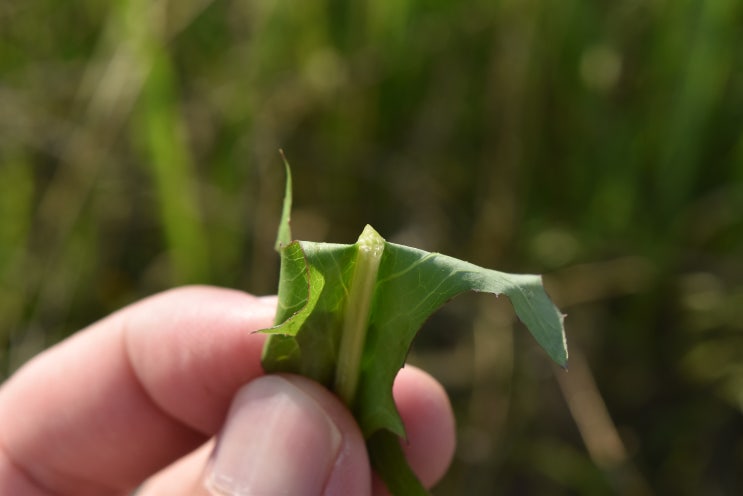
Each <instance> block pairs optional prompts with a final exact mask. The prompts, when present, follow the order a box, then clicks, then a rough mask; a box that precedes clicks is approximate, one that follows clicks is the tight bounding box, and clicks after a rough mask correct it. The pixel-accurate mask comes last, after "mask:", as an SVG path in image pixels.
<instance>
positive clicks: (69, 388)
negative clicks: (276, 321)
mask: <svg viewBox="0 0 743 496" xmlns="http://www.w3.org/2000/svg"><path fill="white" fill-rule="evenodd" d="M274 310H275V303H273V302H272V301H266V300H263V299H260V298H256V297H254V296H251V295H248V294H246V293H242V292H239V291H234V290H227V289H219V288H211V287H187V288H180V289H176V290H172V291H168V292H165V293H162V294H160V295H157V296H154V297H151V298H149V299H146V300H143V301H142V302H140V303H137V304H134V305H132V306H130V307H127V308H125V309H124V310H122V311H119V312H117V313H115V314H113V315H112V316H110V317H108V318H106V319H104V320H101V321H99V322H97V323H96V324H93V325H92V326H91V327H89V328H88V329H86V330H84V331H82V332H80V333H78V334H77V335H75V336H73V337H72V338H70V339H68V340H66V341H64V342H62V343H60V344H59V345H57V346H55V347H53V348H51V349H49V350H48V351H46V352H44V353H42V354H41V355H39V356H38V357H36V358H35V359H34V360H32V361H31V362H29V363H28V364H27V365H26V366H25V367H23V368H22V369H21V370H20V371H19V372H18V373H17V374H16V375H14V376H13V377H12V378H11V379H9V380H8V381H7V382H6V383H5V384H4V385H3V387H2V388H1V389H0V474H2V473H3V472H6V473H7V471H8V470H10V471H11V472H13V473H15V474H22V475H17V477H21V476H22V477H24V478H25V479H26V481H25V482H24V481H20V482H18V481H16V482H18V483H19V484H20V483H25V484H31V483H33V484H35V485H36V486H40V488H41V489H44V488H46V489H51V488H53V489H54V493H55V494H76V495H84V494H107V493H118V492H122V491H126V490H129V489H131V488H132V487H134V486H136V484H137V483H138V482H139V481H141V480H143V479H144V478H146V477H147V476H148V475H149V474H151V473H153V472H155V471H156V470H158V469H159V468H161V467H163V466H165V465H166V464H167V463H169V462H170V461H172V460H173V459H176V458H178V457H179V456H181V455H183V454H185V453H187V452H189V451H191V450H192V449H194V448H196V447H197V446H198V445H200V444H201V443H203V442H204V441H205V440H206V439H207V438H209V437H210V436H212V435H214V434H215V433H216V432H217V430H218V429H219V427H220V425H221V423H222V421H223V419H224V417H225V415H226V412H227V410H228V408H229V404H230V401H231V398H232V396H233V394H234V393H235V391H236V390H237V389H238V388H239V387H240V386H241V385H242V384H244V383H246V382H248V381H249V380H251V379H253V378H255V377H257V376H258V375H260V374H262V369H261V366H260V353H261V348H262V344H263V341H264V339H265V338H264V336H263V335H260V334H254V333H252V331H255V330H257V329H261V328H264V327H268V326H270V325H271V323H272V319H273V315H274ZM3 465H5V467H3ZM8 467H10V469H8ZM3 484H11V485H12V484H13V483H12V482H8V480H7V479H6V480H4V481H2V480H0V493H2V494H9V493H7V492H6V491H4V490H3V489H5V488H6V487H8V486H3ZM39 493H40V494H43V491H40V492H39Z"/></svg>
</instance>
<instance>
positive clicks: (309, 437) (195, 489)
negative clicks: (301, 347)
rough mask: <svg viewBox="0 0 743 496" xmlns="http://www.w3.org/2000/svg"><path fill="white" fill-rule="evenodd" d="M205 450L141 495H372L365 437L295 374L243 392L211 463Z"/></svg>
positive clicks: (325, 394) (321, 391)
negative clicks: (207, 490) (206, 489)
mask: <svg viewBox="0 0 743 496" xmlns="http://www.w3.org/2000/svg"><path fill="white" fill-rule="evenodd" d="M206 449H208V446H207V447H206V448H203V447H202V448H201V449H199V450H198V451H197V452H196V453H195V454H193V455H191V456H188V457H186V458H185V459H183V460H181V461H179V462H178V463H176V464H174V465H173V466H171V467H169V468H168V469H166V470H164V471H162V472H161V473H159V474H157V475H156V476H155V477H153V478H152V479H151V480H150V481H148V483H147V484H145V486H144V487H143V488H142V489H141V492H140V493H139V494H140V496H157V495H169V494H183V495H191V496H196V495H198V496H202V495H203V494H205V492H204V489H203V486H202V485H201V481H202V477H203V474H204V467H205V466H208V469H207V471H206V476H205V483H206V486H207V487H209V488H210V489H211V490H212V491H213V492H212V493H211V494H214V495H239V494H302V495H308V496H310V495H320V494H322V495H325V496H345V495H348V494H353V495H357V496H364V495H369V494H370V491H371V482H370V481H371V472H370V468H369V460H368V458H367V454H366V447H365V445H364V439H363V436H362V434H361V430H360V429H359V427H358V425H357V424H356V422H355V420H354V418H353V416H352V415H351V413H350V412H349V411H348V410H347V409H346V408H345V406H343V404H342V403H341V402H340V400H339V399H338V398H337V397H336V396H335V395H333V394H332V393H330V392H329V391H328V390H327V389H325V388H324V387H322V386H320V385H319V384H317V383H315V382H313V381H310V380H309V379H307V378H304V377H300V376H292V375H272V376H264V377H261V378H259V379H256V380H254V381H252V382H251V383H249V384H247V385H245V386H244V387H242V388H241V389H240V391H239V392H238V393H237V395H236V397H235V401H234V402H233V404H232V407H231V409H230V413H229V415H228V418H227V421H226V424H225V427H224V429H223V431H222V432H221V434H220V435H219V438H218V441H217V447H216V449H215V451H214V454H213V456H212V460H211V462H210V463H208V464H207V457H208V454H207V452H206Z"/></svg>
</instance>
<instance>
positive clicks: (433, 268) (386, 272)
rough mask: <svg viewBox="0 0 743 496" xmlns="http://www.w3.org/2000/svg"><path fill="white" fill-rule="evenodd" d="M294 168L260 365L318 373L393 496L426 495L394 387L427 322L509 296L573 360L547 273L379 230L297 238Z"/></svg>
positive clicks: (554, 351)
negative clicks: (489, 263) (472, 295)
mask: <svg viewBox="0 0 743 496" xmlns="http://www.w3.org/2000/svg"><path fill="white" fill-rule="evenodd" d="M290 209H291V178H290V176H289V167H288V164H287V189H286V197H285V199H284V212H283V214H282V218H281V219H282V220H281V225H280V228H279V235H278V237H277V243H276V246H277V249H278V250H279V252H280V254H281V274H280V280H279V306H278V311H277V314H276V321H275V323H276V325H275V326H274V327H272V328H270V329H266V330H265V331H263V332H266V333H268V334H270V337H269V339H268V340H267V342H266V345H265V348H264V352H263V358H262V363H263V367H264V369H265V370H266V371H267V372H292V373H297V374H302V375H305V376H307V377H310V378H312V379H314V380H316V381H318V382H320V383H322V384H324V385H325V386H326V387H328V388H329V389H331V390H333V391H335V392H336V393H338V394H339V396H340V397H341V398H342V399H343V400H344V401H345V402H346V403H347V404H348V406H349V408H350V409H351V410H352V412H353V413H354V416H355V417H356V420H357V421H358V423H359V425H360V427H361V429H362V431H363V433H364V436H365V437H366V439H367V447H368V449H369V452H370V459H371V460H372V463H373V465H374V467H375V469H376V470H377V472H378V473H379V474H380V476H381V477H382V479H383V480H384V481H385V483H386V484H387V486H388V488H389V489H390V492H392V493H393V494H400V495H409V494H426V492H425V490H424V489H423V487H422V486H421V484H420V482H418V480H417V479H416V478H415V475H414V474H413V472H412V471H411V470H410V469H409V467H407V464H406V461H405V458H404V456H403V455H402V450H401V449H400V447H399V440H398V438H404V437H405V429H404V426H403V424H402V420H401V419H400V415H399V414H398V412H397V409H396V407H395V403H394V400H393V398H392V383H393V381H394V379H395V376H396V375H397V372H398V371H399V370H400V368H401V367H402V366H403V364H404V362H405V357H406V356H407V354H408V351H409V349H410V345H411V344H412V342H413V338H414V337H415V335H416V333H417V332H418V330H419V329H420V328H421V326H422V325H423V323H424V322H425V321H426V319H428V317H429V316H430V315H431V314H432V313H433V312H435V311H436V310H438V308H439V307H441V305H443V304H444V303H446V302H447V301H449V300H450V299H452V298H453V297H455V296H457V295H458V294H461V293H463V292H465V291H479V292H488V293H492V294H495V295H499V294H505V295H506V296H508V298H509V299H510V300H511V303H512V304H513V306H514V309H515V310H516V314H517V315H518V317H519V318H520V319H521V321H522V322H523V323H524V324H525V325H526V327H527V328H528V329H529V331H530V332H531V334H532V335H533V336H534V338H535V339H536V340H537V342H538V343H539V344H540V345H541V346H542V347H543V348H544V349H545V350H546V351H547V353H548V354H549V356H550V357H551V358H552V359H553V360H554V361H555V362H557V363H558V364H559V365H561V366H563V367H565V366H566V364H567V346H566V343H565V333H564V329H563V315H562V314H560V312H559V311H558V310H557V308H556V307H555V305H554V304H553V303H552V301H550V299H549V297H548V296H547V294H546V293H545V291H544V287H543V286H542V280H541V277H539V276H535V275H514V274H506V273H503V272H497V271H494V270H490V269H484V268H482V267H478V266H476V265H473V264H470V263H468V262H464V261H462V260H458V259H455V258H452V257H448V256H445V255H441V254H438V253H428V252H425V251H422V250H418V249H415V248H410V247H407V246H402V245H398V244H394V243H388V242H386V241H384V239H382V238H381V236H379V234H377V232H376V231H374V230H373V229H372V228H371V227H369V226H367V227H366V229H364V232H363V233H362V235H361V237H360V238H359V241H358V242H357V243H356V244H352V245H340V244H330V243H313V242H308V241H293V242H290V240H291V234H290V230H289V217H290V212H289V211H290Z"/></svg>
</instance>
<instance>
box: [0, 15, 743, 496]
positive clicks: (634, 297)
mask: <svg viewBox="0 0 743 496" xmlns="http://www.w3.org/2000/svg"><path fill="white" fill-rule="evenodd" d="M742 22H743V4H741V3H740V2H735V1H732V0H715V1H707V2H705V1H702V0H679V1H674V2H671V1H661V0H655V1H647V2H642V1H637V0H618V1H615V2H586V1H577V0H562V1H559V2H558V1H547V2H537V1H514V0H468V1H465V2H454V1H451V0H450V1H447V0H428V1H419V0H376V1H373V2H372V1H368V2H343V1H340V0H326V1H314V2H310V1H307V2H292V1H289V0H262V1H257V0H233V1H217V0H214V1H211V0H190V1H186V0H183V1H180V2H175V1H166V0H150V1H144V0H120V1H118V2H110V3H106V2H95V1H90V0H75V1H70V2H52V1H49V0H28V1H26V2H3V3H2V4H0V372H1V373H2V377H7V376H8V375H9V374H10V373H12V371H13V370H15V369H16V368H17V367H18V366H20V365H21V364H22V363H23V362H25V361H26V360H27V359H28V358H29V357H31V356H33V355H34V354H35V353H38V352H39V351H40V350H42V349H43V348H45V347H47V346H49V345H51V344H53V343H54V342H56V341H58V340H60V339H62V338H64V337H65V336H67V335H69V334H70V333H72V332H74V331H75V330H77V329H80V328H81V327H83V326H85V325H87V324H88V323H90V322H92V321H94V320H96V319H98V318H100V317H102V316H103V315H105V314H107V313H109V312H112V311H114V310H115V309H118V308H120V307H121V306H123V305H125V304H127V303H129V302H132V301H134V300H136V299H139V298H142V297H143V296H145V295H149V294H152V293H154V292H157V291H160V290H163V289H166V288H170V287H172V286H175V285H179V284H186V283H209V284H217V285H223V286H229V287H235V288H240V289H244V290H247V291H250V292H254V293H259V294H262V293H271V292H274V291H275V289H276V280H277V271H278V260H277V256H276V255H275V254H274V252H273V251H272V246H273V239H274V235H275V227H276V222H277V219H278V214H279V208H280V200H281V193H282V191H283V171H282V168H281V165H280V159H279V155H278V149H279V148H283V149H284V150H285V151H286V153H287V155H288V158H289V160H290V161H291V162H292V164H293V169H294V175H295V205H296V206H295V213H294V216H293V226H294V234H295V235H296V236H297V237H299V238H302V239H311V240H318V241H321V240H327V241H335V242H353V241H354V240H355V239H356V237H357V236H358V234H359V233H360V231H361V229H362V228H363V226H364V224H365V223H370V224H372V225H374V226H375V228H376V229H377V230H378V231H379V232H380V233H381V234H382V235H383V236H385V237H386V238H387V239H388V240H391V241H396V242H401V243H405V244H411V245H414V246H417V247H420V248H423V249H427V250H431V251H440V252H444V253H447V254H449V255H453V256H456V257H459V258H463V259H465V260H468V261H471V262H474V263H477V264H479V265H483V266H486V267H491V268H497V269H501V270H506V271H512V272H534V273H544V274H545V282H546V285H547V287H548V290H549V291H550V293H551V294H552V296H553V297H554V299H555V300H556V301H557V302H558V304H559V305H560V306H561V308H562V309H563V311H565V312H566V313H567V314H568V319H567V321H566V324H567V332H568V340H569V345H570V348H571V363H570V371H569V372H568V373H564V372H562V371H557V370H554V369H553V368H551V365H550V364H549V363H548V360H547V357H546V356H545V355H544V354H543V353H541V352H539V350H537V349H536V346H535V345H534V343H533V342H532V340H531V339H530V338H529V336H528V334H527V333H526V332H523V329H521V328H520V325H519V324H517V323H515V322H514V320H513V316H512V314H511V313H510V309H509V308H508V306H507V304H505V303H504V302H502V301H500V300H495V299H493V298H488V297H485V296H475V295H472V296H465V297H461V298H458V299H457V300H455V301H454V302H452V303H451V304H450V305H449V306H447V307H445V309H444V310H442V311H441V312H439V313H438V314H437V315H436V316H435V317H434V318H433V319H431V321H430V322H429V323H428V324H427V326H426V329H425V330H424V332H423V333H422V334H421V336H420V337H419V339H418V340H417V342H416V346H415V350H414V352H413V354H412V355H411V360H412V361H413V362H415V363H418V364H421V365H422V366H425V367H426V368H427V369H428V370H430V371H431V372H432V373H434V374H435V375H436V376H437V377H438V378H439V379H440V380H441V381H442V382H443V383H444V384H445V385H446V386H447V388H448V390H449V392H450V394H451V395H452V399H453V402H454V406H455V409H456V411H457V418H458V429H459V438H460V440H459V447H458V454H457V458H456V460H455V464H454V466H453V467H452V469H451V471H450V472H449V474H448V476H447V477H446V479H445V480H444V481H443V482H442V483H441V484H440V485H439V487H438V488H437V490H436V492H435V494H441V495H458V494H540V495H543V494H544V495H547V494H555V495H562V494H585V495H596V494H679V495H686V494H688V495H692V494H706V495H732V494H740V493H743V480H741V479H742V478H743V420H742V418H741V410H742V409H743V284H742V283H743V257H741V254H742V253H743V216H742V215H741V214H742V213H743V126H741V124H742V123H743V72H742V71H741V69H742V68H743V67H742V66H743V57H742V56H741V53H743V52H741V51H740V46H743V29H741V26H743V24H742Z"/></svg>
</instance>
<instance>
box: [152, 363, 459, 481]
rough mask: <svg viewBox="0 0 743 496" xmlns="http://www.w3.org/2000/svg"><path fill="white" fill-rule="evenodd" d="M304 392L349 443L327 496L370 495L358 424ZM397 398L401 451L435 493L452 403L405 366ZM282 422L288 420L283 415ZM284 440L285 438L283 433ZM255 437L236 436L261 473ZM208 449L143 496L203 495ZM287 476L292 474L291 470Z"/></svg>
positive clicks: (447, 450) (328, 398) (323, 397)
mask: <svg viewBox="0 0 743 496" xmlns="http://www.w3.org/2000/svg"><path fill="white" fill-rule="evenodd" d="M257 380H258V381H260V380H263V379H257ZM297 381H299V382H298V383H299V386H300V387H305V384H304V383H303V382H302V379H301V378H298V379H297ZM306 387H307V390H308V394H309V395H311V396H312V397H313V398H316V401H317V402H318V404H320V405H322V406H323V408H324V409H325V410H326V411H328V412H330V414H331V417H332V418H333V422H334V423H335V424H336V425H338V426H339V430H340V432H341V433H342V437H343V439H344V442H346V443H347V448H344V449H342V450H341V451H342V452H344V453H349V454H348V455H346V456H347V458H346V460H345V462H338V463H337V464H336V466H335V472H334V474H336V475H335V477H336V479H329V480H334V481H335V482H334V483H333V484H328V485H327V487H326V490H327V492H326V494H365V493H364V492H362V491H363V490H364V487H366V488H367V489H366V490H367V491H368V486H366V485H365V484H368V482H366V480H363V479H362V476H361V475H359V474H365V475H364V476H367V474H368V470H369V469H368V465H367V462H366V455H365V447H364V446H363V444H362V441H361V437H360V436H361V434H360V433H358V428H357V427H356V424H355V422H353V420H352V419H351V418H350V414H349V413H348V412H347V411H346V409H345V408H344V407H343V406H342V405H340V404H339V402H338V400H337V398H336V397H335V396H333V395H330V394H329V393H328V392H327V391H326V390H324V389H323V388H321V387H320V386H318V385H317V384H315V383H312V382H310V383H309V384H308V385H306ZM317 389H319V391H318V390H317ZM393 394H394V396H395V400H396V403H397V406H398V409H399V411H400V415H401V417H402V418H403V422H404V423H405V427H406V431H407V434H408V440H407V442H404V443H403V449H404V451H405V452H406V455H407V456H408V461H409V462H410V464H411V466H412V467H413V470H414V471H415V472H416V473H417V475H418V476H419V478H420V479H421V481H422V482H423V483H424V485H426V486H427V487H431V486H433V485H434V484H435V483H436V482H437V481H438V480H439V479H440V478H441V476H442V475H443V474H444V473H445V471H446V469H447V468H448V466H449V463H450V462H451V459H452V456H453V454H454V445H455V429H454V418H453V413H452V410H451V406H450V403H449V400H448V397H447V395H446V393H445V391H444V390H443V388H442V387H441V385H440V384H439V383H438V382H436V380H435V379H433V378H432V377H431V376H430V375H428V374H427V373H425V372H423V371H422V370H420V369H417V368H415V367H411V366H406V367H405V368H404V369H402V370H401V371H400V373H399V374H398V375H397V378H396V379H395V386H394V389H393ZM263 408H264V410H263V417H265V416H266V413H265V406H264V407H263ZM282 417H285V415H283V416H282ZM256 423H257V424H259V430H262V431H265V430H266V429H267V426H269V425H270V423H268V422H266V420H265V419H262V420H258V421H256ZM284 423H285V422H282V423H281V424H278V427H279V429H282V428H283V424H284ZM302 427H304V428H312V429H315V430H319V429H318V428H316V427H311V426H310V425H309V424H301V425H300V426H299V428H302ZM259 434H261V432H259ZM280 435H281V432H279V436H280ZM254 436H255V437H260V435H258V436H256V435H255V434H251V433H250V431H248V433H247V434H244V435H243V436H242V437H241V436H238V439H239V440H240V443H241V445H242V446H243V448H241V450H242V451H241V456H242V457H243V458H244V460H245V463H247V464H248V465H249V468H250V467H252V469H253V470H254V471H255V470H257V469H255V466H253V461H252V460H251V456H250V455H249V454H248V450H247V449H245V448H244V447H246V446H249V445H250V444H254V443H255V439H254V438H253V437H254ZM299 437H301V435H300V436H299ZM253 448H255V446H254V447H253ZM292 448H293V446H292V447H290V455H292V454H293V455H297V454H298V453H299V457H300V459H301V458H302V456H303V455H301V453H300V452H297V451H296V450H293V449H292ZM208 449H209V447H207V448H206V449H203V448H202V449H200V450H199V451H198V452H197V453H196V454H194V455H191V456H189V457H187V458H186V459H184V460H181V461H179V462H177V463H176V464H174V465H173V466H171V467H168V468H167V469H165V470H163V471H162V472H160V473H159V474H157V475H156V476H155V477H153V478H152V479H151V480H150V481H149V482H148V484H146V485H145V487H144V488H143V489H142V492H141V493H140V495H139V496H157V495H168V494H184V495H186V494H188V495H192V496H196V495H199V496H201V495H202V494H203V493H202V492H201V491H203V489H201V482H202V474H203V470H204V467H205V466H206V461H207V458H208ZM258 451H259V452H260V448H258ZM262 455H263V457H264V458H265V455H266V453H265V452H262ZM279 458H283V457H279ZM309 458H312V457H309ZM290 460H292V459H291V458H287V460H285V461H287V462H288V463H290V464H291V463H294V462H293V461H290ZM295 461H296V460H295ZM296 463H297V465H299V466H301V465H305V464H306V460H304V459H302V460H300V461H296ZM290 467H291V465H290ZM284 470H285V471H289V470H291V468H288V469H284ZM268 471H270V468H269V469H260V470H257V472H258V473H263V472H268ZM344 477H345V478H344ZM349 478H350V479H349ZM354 483H358V484H359V485H358V487H353V486H352V484H354ZM304 487H306V486H304ZM333 491H336V492H333ZM284 492H285V493H287V492H286V491H284ZM225 494H226V493H225ZM287 494H290V493H287ZM303 494H309V493H303ZM374 494H377V495H382V494H386V491H385V490H384V486H383V484H382V483H381V482H380V481H379V480H376V481H375V492H374Z"/></svg>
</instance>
